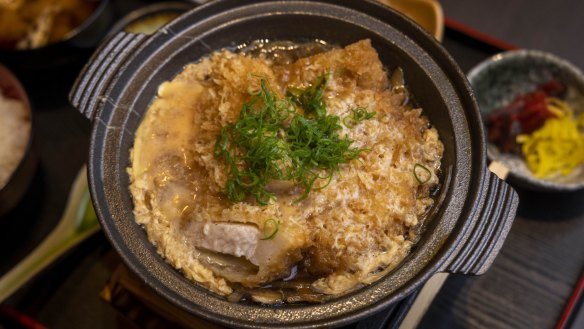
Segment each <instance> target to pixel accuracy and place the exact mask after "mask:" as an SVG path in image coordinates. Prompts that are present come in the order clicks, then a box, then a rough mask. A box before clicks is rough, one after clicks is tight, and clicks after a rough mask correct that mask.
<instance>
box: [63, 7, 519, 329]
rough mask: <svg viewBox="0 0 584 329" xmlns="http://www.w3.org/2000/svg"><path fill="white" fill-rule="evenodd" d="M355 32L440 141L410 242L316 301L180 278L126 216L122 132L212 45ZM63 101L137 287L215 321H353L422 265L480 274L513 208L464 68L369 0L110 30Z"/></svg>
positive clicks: (423, 271) (418, 278) (394, 295)
mask: <svg viewBox="0 0 584 329" xmlns="http://www.w3.org/2000/svg"><path fill="white" fill-rule="evenodd" d="M291 27H293V28H291ZM363 38H369V39H370V40H371V41H372V44H373V46H374V47H375V48H376V49H377V50H378V52H379V54H380V59H381V61H382V62H383V63H384V64H385V65H386V67H388V68H389V69H391V68H393V67H395V66H400V67H402V68H403V70H404V72H405V75H406V81H408V83H409V86H411V88H412V90H415V91H416V92H415V96H416V100H417V101H418V102H419V104H420V105H421V106H422V107H423V108H424V113H425V114H426V115H427V116H428V117H429V118H430V121H431V122H432V124H433V126H434V127H436V129H438V131H439V132H440V136H441V138H442V140H443V143H444V145H445V151H444V157H443V161H442V162H443V163H442V168H443V172H442V177H441V181H442V183H443V185H442V187H441V188H440V190H439V191H437V196H436V202H435V204H434V206H433V207H432V209H431V211H430V213H429V215H428V216H429V218H430V219H429V220H428V223H427V225H426V227H425V229H424V233H423V234H422V237H421V239H420V241H419V242H418V244H417V245H416V248H414V250H413V251H412V253H411V254H410V255H409V256H408V257H407V258H406V259H405V260H404V261H403V262H402V263H401V264H400V266H398V267H397V268H396V269H394V270H393V271H392V272H391V273H389V274H388V275H387V276H385V277H384V278H382V279H380V280H379V281H377V282H375V283H373V284H371V285H369V286H367V287H364V288H363V289H359V290H357V291H354V292H352V293H350V294H347V295H343V296H340V297H338V298H334V299H332V300H330V301H328V302H326V303H322V304H299V305H280V306H278V307H271V306H266V305H260V304H252V303H231V302H229V301H227V300H226V299H225V298H224V297H221V296H218V295H215V294H213V293H211V292H210V291H209V290H207V289H206V288H204V287H202V286H200V285H198V284H196V283H193V282H191V281H189V280H187V279H186V278H185V277H184V276H183V275H182V274H181V273H180V272H179V271H177V270H175V269H174V268H172V267H171V266H170V265H169V264H168V263H166V262H165V261H164V259H163V258H161V257H160V256H159V255H158V254H157V252H156V249H155V247H154V246H153V245H152V244H151V243H150V242H149V241H148V238H147V236H146V234H145V232H144V230H143V229H142V228H141V227H140V226H139V225H138V224H136V222H135V220H134V214H133V213H132V209H133V204H132V200H131V196H130V193H129V190H128V184H129V177H128V174H127V170H126V168H127V167H128V166H129V165H130V164H129V158H130V157H129V154H130V150H131V148H132V146H133V141H134V132H135V131H136V129H137V128H138V126H139V124H140V121H141V120H142V117H143V115H144V112H145V111H146V109H147V108H148V105H149V104H150V102H151V100H152V98H153V97H154V95H155V94H156V90H157V88H158V86H159V85H160V84H161V83H162V82H164V81H167V80H169V79H171V78H172V77H174V76H175V75H176V74H177V73H178V72H180V71H181V70H182V68H183V67H184V65H185V64H187V63H191V62H195V61H197V60H198V59H200V58H202V57H204V56H207V55H209V53H210V52H212V51H213V50H217V49H222V48H226V47H229V48H232V49H234V48H235V47H236V46H237V45H241V44H245V43H249V42H251V41H253V40H258V39H269V40H290V41H296V42H301V41H306V40H315V39H320V40H325V41H327V42H329V43H333V44H338V45H347V44H350V43H352V42H355V41H357V40H359V39H363ZM70 100H71V103H72V104H73V106H74V107H75V108H77V110H79V111H80V112H81V113H83V114H84V115H86V116H87V117H88V118H89V119H91V120H92V121H93V128H92V136H91V144H90V154H89V161H88V164H89V167H88V177H89V184H90V191H91V195H92V200H93V203H94V207H95V209H96V212H97V215H98V218H99V220H100V223H101V225H102V228H103V230H104V233H105V234H106V236H107V237H108V239H109V240H110V241H111V243H112V244H113V246H114V247H115V248H116V250H117V251H118V253H119V254H120V255H121V258H122V259H123V260H124V262H125V263H126V265H128V267H129V268H130V269H131V270H132V271H133V272H134V273H136V274H137V275H138V276H139V277H140V278H141V279H142V280H143V281H144V282H145V284H146V285H148V286H150V287H151V288H152V289H154V290H155V291H156V292H157V293H159V294H160V295H161V296H163V297H165V298H166V299H167V300H168V301H170V302H171V303H173V304H174V305H176V306H178V307H180V308H182V309H183V310H185V311H187V312H189V313H191V314H193V315H196V316H200V317H203V318H205V319H208V320H212V321H214V322H217V323H220V324H221V325H223V326H227V327H240V328H241V327H243V328H322V327H336V326H341V325H346V324H348V323H351V322H355V321H357V320H359V319H363V318H365V317H368V316H371V315H373V314H375V313H377V312H380V311H383V310H386V309H387V307H388V306H390V305H391V304H393V303H395V302H396V301H399V300H401V299H403V298H404V297H406V296H408V295H409V294H411V293H412V292H413V291H415V290H416V289H418V288H420V287H421V286H422V285H423V284H424V283H425V282H426V280H428V279H429V278H430V276H432V275H433V274H434V273H437V272H450V273H462V274H482V273H484V272H485V271H486V270H487V269H488V267H489V266H490V264H492V262H493V259H494V257H495V256H496V254H497V253H498V251H499V249H500V248H501V246H502V244H503V241H504V239H505V237H506V235H507V233H508V232H509V229H510V227H511V223H512V222H513V219H514V217H515V212H516V209H517V203H518V199H517V194H516V193H515V192H514V191H513V189H511V188H510V187H509V186H508V185H507V184H506V183H504V182H502V181H500V180H499V179H498V178H497V177H496V176H495V175H493V174H491V173H489V172H488V171H487V169H486V150H485V140H484V136H483V131H482V123H481V119H480V115H479V111H478V107H477V105H476V102H475V100H474V97H473V94H472V90H471V88H470V85H469V84H468V83H467V81H466V79H465V77H464V74H463V73H462V72H461V71H460V69H459V68H458V66H457V65H456V63H455V62H454V60H453V59H452V58H451V57H450V56H449V55H448V54H447V53H446V51H445V50H444V49H443V48H442V46H441V45H440V44H439V43H438V42H437V41H436V40H435V38H434V37H432V36H431V35H430V34H428V33H426V32H425V31H423V30H422V29H421V27H419V26H418V25H416V24H414V23H413V22H412V21H410V20H408V19H406V18H405V17H403V16H402V15H401V14H399V13H397V12H395V11H393V10H391V9H390V8H387V7H386V6H383V5H381V4H378V3H376V2H373V1H363V0H345V1H342V2H338V1H336V0H318V1H286V2H283V1H270V0H245V1H244V0H223V1H212V2H210V3H208V4H206V5H203V6H200V7H197V8H196V9H194V10H192V11H189V12H187V13H185V14H183V15H182V16H180V17H179V18H177V19H176V20H174V21H173V22H172V23H170V24H169V25H167V26H165V27H164V28H163V29H161V30H159V31H158V32H157V33H155V34H153V35H151V36H148V37H146V36H144V35H137V34H127V33H118V34H116V35H115V36H113V37H112V38H111V39H109V40H108V42H107V43H105V44H104V45H102V46H101V47H100V49H98V50H97V52H96V53H95V54H94V55H93V57H92V59H91V61H90V63H88V65H87V66H86V67H85V69H84V70H83V72H82V73H81V75H80V76H79V78H78V79H77V81H76V83H75V86H74V87H73V90H72V92H71V94H70ZM461 196H462V197H461Z"/></svg>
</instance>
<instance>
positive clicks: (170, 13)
mask: <svg viewBox="0 0 584 329" xmlns="http://www.w3.org/2000/svg"><path fill="white" fill-rule="evenodd" d="M195 6H196V4H195V3H192V2H188V1H165V2H156V3H153V4H150V5H147V6H145V7H141V8H138V9H136V10H134V11H132V12H130V13H129V14H127V15H126V16H124V17H123V18H122V19H120V20H119V21H118V22H117V23H116V24H115V25H114V26H113V27H112V29H111V30H110V32H109V35H111V36H113V35H114V34H116V33H118V32H121V31H124V32H128V33H141V34H146V35H149V34H152V33H154V32H156V31H157V30H158V29H159V28H160V27H162V26H163V25H165V24H167V23H168V22H170V21H172V20H173V19H175V18H177V17H178V16H180V14H182V13H184V12H186V11H187V10H189V9H192V8H193V7H195Z"/></svg>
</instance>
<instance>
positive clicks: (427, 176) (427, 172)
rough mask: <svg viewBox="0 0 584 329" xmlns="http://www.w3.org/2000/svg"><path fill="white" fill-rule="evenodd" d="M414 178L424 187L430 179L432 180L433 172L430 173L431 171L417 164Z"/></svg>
mask: <svg viewBox="0 0 584 329" xmlns="http://www.w3.org/2000/svg"><path fill="white" fill-rule="evenodd" d="M420 174H421V175H420ZM420 176H424V177H420ZM414 177H416V180H417V181H418V183H420V185H423V184H426V183H427V182H428V181H429V180H430V178H432V172H431V171H430V169H428V168H426V167H424V166H423V165H421V164H419V163H416V164H415V165H414Z"/></svg>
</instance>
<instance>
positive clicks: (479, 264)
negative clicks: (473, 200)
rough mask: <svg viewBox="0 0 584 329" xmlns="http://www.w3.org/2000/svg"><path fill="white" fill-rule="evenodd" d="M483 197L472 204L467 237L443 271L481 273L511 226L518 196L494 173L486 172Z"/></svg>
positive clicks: (493, 256)
mask: <svg viewBox="0 0 584 329" xmlns="http://www.w3.org/2000/svg"><path fill="white" fill-rule="evenodd" d="M485 185H486V186H483V191H484V194H483V195H485V197H483V198H482V199H481V201H480V203H479V204H477V205H476V207H475V209H476V210H475V212H474V215H473V222H472V223H471V225H470V227H469V229H468V231H467V232H466V239H465V240H464V241H463V243H461V245H459V246H458V247H457V248H458V250H457V251H455V253H454V255H455V256H454V258H453V259H451V261H450V263H449V265H448V266H447V267H446V269H445V272H449V273H457V274H469V275H481V274H484V273H485V272H486V271H487V270H488V269H489V267H490V266H491V264H492V263H493V261H494V260H495V257H496V256H497V254H498V253H499V250H500V249H501V247H502V246H503V242H504V241H505V238H506V237H507V234H508V233H509V230H510V229H511V225H512V224H513V220H514V219H515V213H516V212H517V206H518V204H519V197H518V196H517V192H515V190H513V188H511V186H509V185H508V184H507V183H505V182H504V181H502V180H501V179H499V178H498V177H497V176H496V175H495V174H493V173H491V172H489V171H487V175H486V177H485Z"/></svg>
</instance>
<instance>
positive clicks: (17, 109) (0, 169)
mask: <svg viewBox="0 0 584 329" xmlns="http://www.w3.org/2000/svg"><path fill="white" fill-rule="evenodd" d="M0 117H2V120H0V216H2V215H4V214H6V213H8V212H9V211H10V210H11V209H12V208H13V207H14V206H15V205H16V204H17V203H18V201H19V200H20V199H21V197H22V196H23V195H24V193H25V192H26V189H27V188H28V185H29V184H30V182H31V180H32V176H33V173H34V168H35V163H36V161H34V155H33V152H32V151H31V148H32V111H31V107H30V103H29V101H28V97H27V95H26V92H25V91H24V88H23V87H22V85H21V84H20V82H19V81H18V79H17V78H16V77H15V76H14V75H13V74H12V73H11V72H10V71H9V70H8V69H7V68H6V67H4V66H3V65H0Z"/></svg>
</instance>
